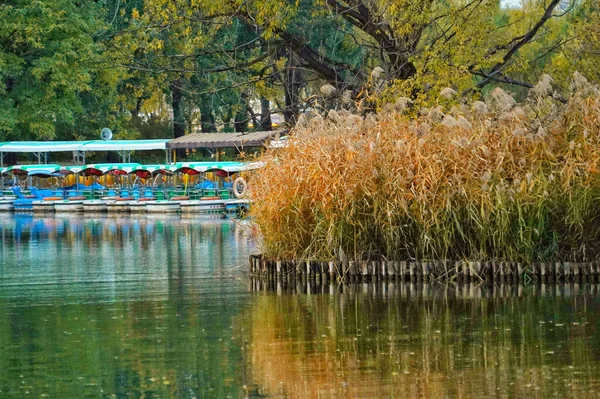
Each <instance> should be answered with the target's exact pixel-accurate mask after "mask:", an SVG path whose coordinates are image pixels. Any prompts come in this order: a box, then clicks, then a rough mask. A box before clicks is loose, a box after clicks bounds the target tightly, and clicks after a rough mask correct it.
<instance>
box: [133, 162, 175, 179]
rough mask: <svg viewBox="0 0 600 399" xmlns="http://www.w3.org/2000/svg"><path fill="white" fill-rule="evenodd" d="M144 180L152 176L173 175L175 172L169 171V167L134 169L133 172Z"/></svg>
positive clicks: (146, 166) (153, 166) (148, 166)
mask: <svg viewBox="0 0 600 399" xmlns="http://www.w3.org/2000/svg"><path fill="white" fill-rule="evenodd" d="M129 173H133V174H135V175H136V176H138V177H141V178H142V179H147V178H149V177H150V176H156V175H158V174H161V175H171V174H173V172H171V171H170V170H169V166H168V165H140V166H137V167H134V168H132V170H131V172H129Z"/></svg>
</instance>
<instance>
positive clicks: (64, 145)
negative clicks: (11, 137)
mask: <svg viewBox="0 0 600 399" xmlns="http://www.w3.org/2000/svg"><path fill="white" fill-rule="evenodd" d="M86 143H90V141H9V142H5V143H0V151H1V152H69V151H80V149H81V146H82V145H85V144H86Z"/></svg>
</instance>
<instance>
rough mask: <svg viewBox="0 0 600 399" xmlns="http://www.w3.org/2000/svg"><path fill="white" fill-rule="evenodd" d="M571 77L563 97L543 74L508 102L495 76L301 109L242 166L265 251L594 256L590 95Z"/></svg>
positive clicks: (276, 254) (597, 200)
mask: <svg viewBox="0 0 600 399" xmlns="http://www.w3.org/2000/svg"><path fill="white" fill-rule="evenodd" d="M581 79H583V78H582V77H581V76H580V75H577V76H576V78H575V79H574V84H573V92H572V93H571V95H570V97H569V98H568V99H567V100H564V99H559V100H556V99H554V98H553V97H552V94H551V89H549V87H548V86H549V85H550V84H551V79H549V77H543V78H542V79H541V80H540V83H539V84H538V86H536V87H535V88H534V89H532V91H531V93H530V96H529V98H528V99H527V100H526V101H525V102H524V103H521V104H516V103H515V102H514V101H513V100H512V98H511V97H510V96H509V95H508V94H507V93H505V92H503V91H502V90H501V89H496V91H495V92H494V93H492V95H491V96H490V99H489V100H488V101H487V102H486V103H483V102H476V103H474V104H473V105H472V106H466V105H464V104H463V105H458V106H454V107H452V108H451V109H449V110H447V109H444V108H442V107H441V106H438V107H432V108H431V109H421V110H418V111H416V110H411V109H410V108H406V107H395V106H390V107H386V111H384V112H381V113H380V114H377V115H367V116H366V117H364V118H363V117H359V116H357V115H352V114H350V113H348V112H345V111H330V112H329V114H328V115H327V116H326V117H321V116H315V117H313V118H312V119H311V120H310V121H309V122H308V123H307V124H305V125H304V126H299V127H297V128H296V129H295V131H294V132H293V137H292V138H291V139H290V140H289V145H288V146H287V147H285V148H283V149H277V150H275V149H273V150H269V151H267V153H266V154H265V156H264V159H263V161H264V162H265V167H264V168H263V169H261V170H260V171H258V172H257V174H256V175H255V176H254V177H253V180H252V192H251V196H252V199H253V201H254V202H253V207H252V211H251V215H252V217H253V219H254V221H255V222H256V224H257V226H258V230H259V231H260V234H261V236H262V246H263V248H262V249H263V251H264V253H265V255H267V256H269V257H273V258H279V259H299V258H310V259H337V258H338V257H339V256H340V255H339V254H340V253H342V252H343V253H344V254H346V255H347V256H348V258H349V259H364V258H365V257H370V258H371V259H374V258H383V259H394V260H402V259H421V260H424V259H455V260H458V259H470V260H482V259H485V260H510V261H545V260H586V261H589V260H593V259H597V258H598V257H599V256H600V241H599V238H600V236H599V233H600V230H599V227H600V225H599V224H598V217H599V216H600V180H599V176H600V175H599V168H600V165H599V162H600V94H599V91H598V90H597V89H596V88H594V87H590V85H589V84H585V82H583V83H582V81H581ZM409 114H410V115H413V116H410V115H409ZM414 114H417V115H418V116H414Z"/></svg>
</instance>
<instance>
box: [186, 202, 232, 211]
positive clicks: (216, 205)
mask: <svg viewBox="0 0 600 399" xmlns="http://www.w3.org/2000/svg"><path fill="white" fill-rule="evenodd" d="M180 206H181V213H207V214H210V213H223V212H225V201H224V200H191V201H181V203H180Z"/></svg>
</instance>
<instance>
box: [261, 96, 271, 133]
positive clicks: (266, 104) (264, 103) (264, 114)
mask: <svg viewBox="0 0 600 399" xmlns="http://www.w3.org/2000/svg"><path fill="white" fill-rule="evenodd" d="M259 130H261V131H271V130H273V122H272V121H271V102H270V101H269V100H268V99H266V98H265V97H261V99H260V126H259Z"/></svg>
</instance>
